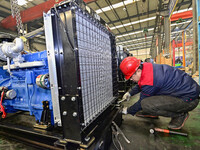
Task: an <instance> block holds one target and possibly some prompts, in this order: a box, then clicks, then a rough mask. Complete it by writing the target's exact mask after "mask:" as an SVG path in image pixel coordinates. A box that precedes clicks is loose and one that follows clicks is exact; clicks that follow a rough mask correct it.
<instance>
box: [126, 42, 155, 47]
mask: <svg viewBox="0 0 200 150" xmlns="http://www.w3.org/2000/svg"><path fill="white" fill-rule="evenodd" d="M146 43H151V41H147V42H142V43H137V44H131V45H127V46H126V47H131V46H137V45H142V44H146ZM145 46H146V45H145Z"/></svg>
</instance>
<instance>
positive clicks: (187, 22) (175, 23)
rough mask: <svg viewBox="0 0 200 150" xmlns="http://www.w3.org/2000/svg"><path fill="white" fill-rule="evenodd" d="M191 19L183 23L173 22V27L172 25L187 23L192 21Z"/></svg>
mask: <svg viewBox="0 0 200 150" xmlns="http://www.w3.org/2000/svg"><path fill="white" fill-rule="evenodd" d="M191 21H192V20H188V21H185V22H181V23H173V24H171V27H172V26H177V25H181V24H185V23H189V22H191Z"/></svg>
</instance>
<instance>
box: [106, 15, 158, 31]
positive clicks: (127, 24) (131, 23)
mask: <svg viewBox="0 0 200 150" xmlns="http://www.w3.org/2000/svg"><path fill="white" fill-rule="evenodd" d="M154 19H156V16H155V17H150V18H146V19H142V20H138V21H134V22H129V23H125V24H122V25H118V26H115V27H111V28H110V29H111V30H113V29H117V28H122V27H126V26H131V25H134V24H137V23H142V22H145V21H150V20H154Z"/></svg>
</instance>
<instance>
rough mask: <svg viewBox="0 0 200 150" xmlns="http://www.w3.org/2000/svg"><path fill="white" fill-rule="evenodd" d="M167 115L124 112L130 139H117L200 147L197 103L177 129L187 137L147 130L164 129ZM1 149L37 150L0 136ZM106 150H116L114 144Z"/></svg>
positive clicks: (141, 148)
mask: <svg viewBox="0 0 200 150" xmlns="http://www.w3.org/2000/svg"><path fill="white" fill-rule="evenodd" d="M138 98H139V95H136V96H135V97H132V99H131V100H130V101H129V102H124V103H123V105H124V106H130V105H132V104H133V103H134V102H135V101H137V100H138ZM169 121H170V118H166V117H159V119H149V118H139V117H136V116H131V115H124V116H123V122H122V125H121V127H120V128H121V130H122V131H123V133H124V134H125V135H126V137H127V138H128V139H129V140H130V141H131V143H130V144H127V143H126V142H125V140H124V139H123V138H122V136H121V135H119V140H120V142H121V144H122V145H123V147H124V150H199V149H200V105H199V106H198V107H197V108H196V109H195V110H193V111H192V112H190V117H189V118H188V120H187V121H186V123H185V126H184V127H183V128H182V129H181V130H180V132H184V133H188V137H184V136H180V135H171V134H166V133H155V134H151V133H150V132H149V129H150V128H153V127H158V128H163V129H167V125H168V123H169ZM0 150H36V149H35V148H32V147H28V146H27V145H23V144H20V143H17V142H15V141H13V140H10V139H9V140H8V139H5V138H4V137H1V135H0ZM109 150H117V148H115V146H114V145H113V144H111V147H110V149H109Z"/></svg>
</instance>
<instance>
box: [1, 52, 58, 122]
mask: <svg viewBox="0 0 200 150" xmlns="http://www.w3.org/2000/svg"><path fill="white" fill-rule="evenodd" d="M22 57H23V58H24V60H25V62H34V61H43V62H44V66H42V67H34V65H33V66H32V67H29V68H19V69H11V75H9V74H8V73H7V72H6V71H4V70H3V69H2V67H1V68H0V87H7V88H8V90H12V89H13V90H15V91H16V93H17V96H16V97H15V98H14V99H12V100H11V99H4V100H3V106H4V107H5V111H6V113H14V112H17V111H28V112H30V115H34V116H35V119H36V121H39V122H40V121H41V116H42V112H43V101H48V104H49V106H48V107H49V111H50V114H51V118H50V119H51V124H52V125H53V124H54V121H53V106H52V100H51V90H50V89H45V88H41V87H39V86H38V85H37V84H36V78H37V76H38V75H41V74H48V73H49V69H48V61H47V52H46V51H42V52H37V53H31V54H25V55H23V56H22ZM11 64H13V62H11Z"/></svg>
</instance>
